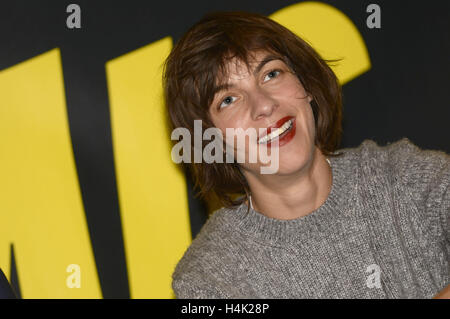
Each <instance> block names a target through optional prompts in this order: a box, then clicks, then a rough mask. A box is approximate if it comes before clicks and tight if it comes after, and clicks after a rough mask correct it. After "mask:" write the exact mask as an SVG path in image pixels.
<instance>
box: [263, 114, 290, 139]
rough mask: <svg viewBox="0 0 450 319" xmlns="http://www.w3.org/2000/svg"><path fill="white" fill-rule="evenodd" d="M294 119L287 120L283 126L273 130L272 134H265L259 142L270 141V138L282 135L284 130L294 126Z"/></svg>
mask: <svg viewBox="0 0 450 319" xmlns="http://www.w3.org/2000/svg"><path fill="white" fill-rule="evenodd" d="M292 124H293V120H292V119H290V120H289V121H286V123H284V124H283V125H282V126H281V127H279V128H277V129H276V130H274V131H272V132H271V133H270V134H267V135H265V136H264V137H262V138H260V139H259V142H258V143H259V144H265V143H267V142H269V141H270V140H273V139H274V138H276V137H278V136H280V135H281V134H283V133H284V132H286V131H287V130H288V129H290V128H291V127H292Z"/></svg>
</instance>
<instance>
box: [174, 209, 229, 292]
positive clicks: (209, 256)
mask: <svg viewBox="0 0 450 319" xmlns="http://www.w3.org/2000/svg"><path fill="white" fill-rule="evenodd" d="M230 210H231V209H227V208H221V209H219V210H217V211H215V212H214V213H212V214H211V215H210V217H209V218H208V219H207V221H206V223H205V224H204V225H203V226H202V228H201V230H200V232H199V233H198V234H197V236H196V237H195V238H194V239H193V241H192V243H191V244H190V245H189V247H188V248H187V250H186V251H185V252H184V254H183V257H182V258H181V259H180V260H179V262H178V263H177V265H176V267H175V270H174V272H173V273H172V288H173V291H174V292H175V294H176V296H177V298H224V297H226V295H225V293H224V292H223V291H228V290H229V288H225V287H222V288H221V286H224V285H225V284H224V282H223V280H222V278H221V276H220V269H218V266H220V265H221V263H222V259H223V258H222V257H223V252H224V250H225V248H226V247H224V242H230V241H229V240H228V239H227V238H229V237H230V236H231V235H230V232H229V230H227V225H226V224H224V221H226V219H225V218H224V214H226V213H229V212H230Z"/></svg>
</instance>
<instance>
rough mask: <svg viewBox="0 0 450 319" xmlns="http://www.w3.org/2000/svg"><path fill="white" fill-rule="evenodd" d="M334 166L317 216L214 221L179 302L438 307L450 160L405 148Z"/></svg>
mask: <svg viewBox="0 0 450 319" xmlns="http://www.w3.org/2000/svg"><path fill="white" fill-rule="evenodd" d="M340 151H342V152H343V155H342V156H341V157H336V158H334V157H332V158H330V161H331V166H332V172H333V184H332V187H331V192H330V194H329V196H328V198H327V200H326V201H325V203H323V205H322V206H320V207H319V208H318V209H317V210H316V211H314V212H312V213H310V214H308V215H306V216H304V217H301V218H298V219H294V220H279V219H274V218H269V217H267V216H265V215H263V214H261V213H259V212H256V211H254V210H250V211H249V213H247V212H248V209H247V206H246V205H245V204H243V205H241V206H240V207H238V208H235V209H225V208H222V209H220V210H218V211H216V212H214V213H213V214H212V215H211V216H210V217H209V218H208V220H207V222H206V223H205V225H203V227H202V229H201V231H200V232H199V234H198V235H197V236H196V237H195V239H194V240H193V242H192V244H191V245H190V247H189V248H188V249H187V250H186V252H185V253H184V256H183V258H182V259H181V260H180V261H179V262H178V264H177V266H176V268H175V271H174V273H173V276H172V277H173V282H172V288H173V291H174V292H175V294H176V297H177V298H431V297H433V296H434V295H435V294H437V293H438V292H439V291H440V290H441V289H443V288H444V287H445V286H446V285H448V284H449V283H450V228H449V226H450V190H449V184H450V156H449V155H448V154H446V153H444V152H438V151H428V150H421V149H419V148H418V147H417V146H415V145H414V144H412V143H411V142H410V141H409V140H408V139H406V138H404V139H402V140H400V141H398V142H395V143H392V144H389V145H387V146H378V145H377V144H376V143H375V142H373V141H370V140H366V141H364V142H363V143H362V144H361V145H360V146H359V147H357V148H348V149H342V150H340Z"/></svg>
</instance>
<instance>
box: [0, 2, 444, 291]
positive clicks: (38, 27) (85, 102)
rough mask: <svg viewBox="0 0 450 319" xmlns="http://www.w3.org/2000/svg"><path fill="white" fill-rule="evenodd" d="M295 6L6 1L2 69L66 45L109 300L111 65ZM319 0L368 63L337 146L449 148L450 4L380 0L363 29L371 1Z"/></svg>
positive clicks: (349, 92)
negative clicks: (77, 16)
mask: <svg viewBox="0 0 450 319" xmlns="http://www.w3.org/2000/svg"><path fill="white" fill-rule="evenodd" d="M73 2H75V3H76V4H78V5H79V6H80V7H81V9H82V28H81V29H77V30H70V29H68V28H67V27H66V18H67V15H68V14H67V13H66V7H67V6H68V5H69V4H70V3H73ZM298 2H301V1H273V0H258V1H241V0H228V1H209V0H202V1H179V2H177V1H158V2H157V1H16V0H14V1H12V0H11V1H8V0H2V2H1V4H0V70H2V69H5V68H7V67H10V66H12V65H15V64H17V63H20V62H22V61H24V60H27V59H29V58H31V57H34V56H36V55H38V54H41V53H43V52H46V51H48V50H51V49H53V48H55V47H59V48H60V50H61V55H62V63H63V70H64V85H65V94H66V102H67V108H68V115H69V124H70V132H71V137H72V143H73V150H74V155H75V160H76V166H77V173H78V177H79V183H80V187H81V192H82V198H83V204H84V208H85V212H86V219H87V223H88V227H89V233H90V236H91V241H92V245H93V250H94V255H95V260H96V265H97V269H98V274H99V278H100V284H101V288H102V293H103V296H104V297H105V298H127V297H129V285H128V280H127V268H126V264H125V257H124V250H123V238H122V232H121V223H120V215H119V206H118V200H117V189H116V179H115V173H114V158H113V150H112V141H111V127H110V122H109V119H110V116H109V104H108V94H107V87H106V75H105V68H104V66H105V63H106V62H107V61H108V60H111V59H112V58H114V57H117V56H120V55H122V54H124V53H127V52H129V51H131V50H133V49H136V48H139V47H142V46H144V45H146V44H148V43H151V42H154V41H156V40H158V39H161V38H163V37H165V36H167V35H171V36H172V37H173V39H174V41H176V40H177V39H178V38H179V37H180V36H181V35H182V34H183V32H185V31H186V30H187V28H188V27H189V26H191V25H192V24H193V23H194V22H196V21H197V20H198V19H199V18H200V17H201V16H202V15H203V14H204V13H206V12H209V11H213V10H244V11H251V12H257V13H261V14H264V15H270V14H271V13H273V12H275V11H277V10H278V9H281V8H283V7H286V6H288V5H290V4H294V3H298ZM323 2H325V3H328V4H330V5H332V6H334V7H336V8H338V9H339V10H341V11H342V12H343V13H345V14H346V15H347V16H348V17H349V18H350V19H351V20H352V21H353V23H354V24H355V25H356V27H357V28H358V30H359V32H360V33H361V35H362V37H363V39H364V41H365V43H366V45H367V48H368V51H369V55H370V59H371V63H372V68H371V69H370V70H369V71H368V72H366V73H364V74H363V75H361V76H359V77H358V78H356V79H355V80H353V81H350V82H349V83H347V84H345V85H344V87H343V98H344V136H343V140H342V145H341V146H342V147H353V146H357V145H359V144H360V143H361V142H362V141H363V140H364V139H373V140H375V141H377V142H379V143H381V144H385V143H387V142H392V141H395V140H398V139H399V138H401V137H408V138H409V139H410V140H412V141H413V142H414V143H415V144H416V145H418V146H420V147H422V148H428V149H440V150H444V151H447V152H450V139H449V128H448V125H449V124H448V123H449V119H450V111H449V107H450V99H449V92H450V89H449V88H450V36H449V31H450V2H448V1H426V2H422V1H417V2H411V1H376V2H375V3H377V4H378V5H379V6H380V7H381V29H369V28H367V26H366V18H367V16H368V13H366V7H367V6H368V5H369V4H370V3H372V2H373V1H372V2H371V1H359V0H355V1H348V0H346V1H344V0H342V1H323ZM0 103H1V99H0ZM0 138H2V137H0ZM93 157H94V158H95V161H93V160H92V158H93ZM99 163H101V164H100V165H99ZM93 171H96V174H95V175H94V174H92V172H93ZM94 176H95V178H94ZM188 191H189V209H190V216H191V226H192V235H193V236H195V235H196V234H197V232H198V231H199V229H200V227H201V226H202V224H203V222H204V221H205V218H206V213H205V205H204V204H203V203H201V202H199V201H198V200H196V199H194V198H193V196H192V194H193V193H192V187H191V184H190V182H188ZM105 218H106V219H107V220H108V221H109V222H108V223H104V220H105ZM13 265H14V263H13ZM15 273H16V272H15V271H14V269H13V270H12V274H13V278H12V281H13V283H14V285H15V286H16V290H19V291H20V287H19V285H18V278H14V277H17V276H15V275H14V274H15Z"/></svg>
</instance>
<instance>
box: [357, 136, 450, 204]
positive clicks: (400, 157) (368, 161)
mask: <svg viewBox="0 0 450 319" xmlns="http://www.w3.org/2000/svg"><path fill="white" fill-rule="evenodd" d="M352 152H353V153H354V154H355V155H354V156H355V157H356V158H357V161H358V164H359V166H360V167H361V168H362V170H363V173H366V174H373V175H375V174H378V175H380V174H383V175H385V176H387V177H388V178H389V179H390V180H391V181H393V182H394V183H397V184H399V185H401V186H402V187H405V188H408V189H409V190H411V192H412V193H413V196H414V197H416V198H417V199H419V198H420V199H423V197H424V196H427V194H429V193H430V192H431V191H433V192H434V193H435V194H436V193H440V195H443V194H444V193H445V192H446V191H447V189H448V187H449V183H450V155H449V154H447V153H445V152H443V151H439V150H429V149H422V148H419V147H418V146H417V145H415V144H414V143H413V142H411V141H410V140H409V139H408V138H402V139H400V140H398V141H396V142H393V143H388V144H387V145H378V144H377V143H376V142H374V141H372V140H365V141H363V142H362V143H361V145H360V146H359V147H357V148H354V149H352Z"/></svg>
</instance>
